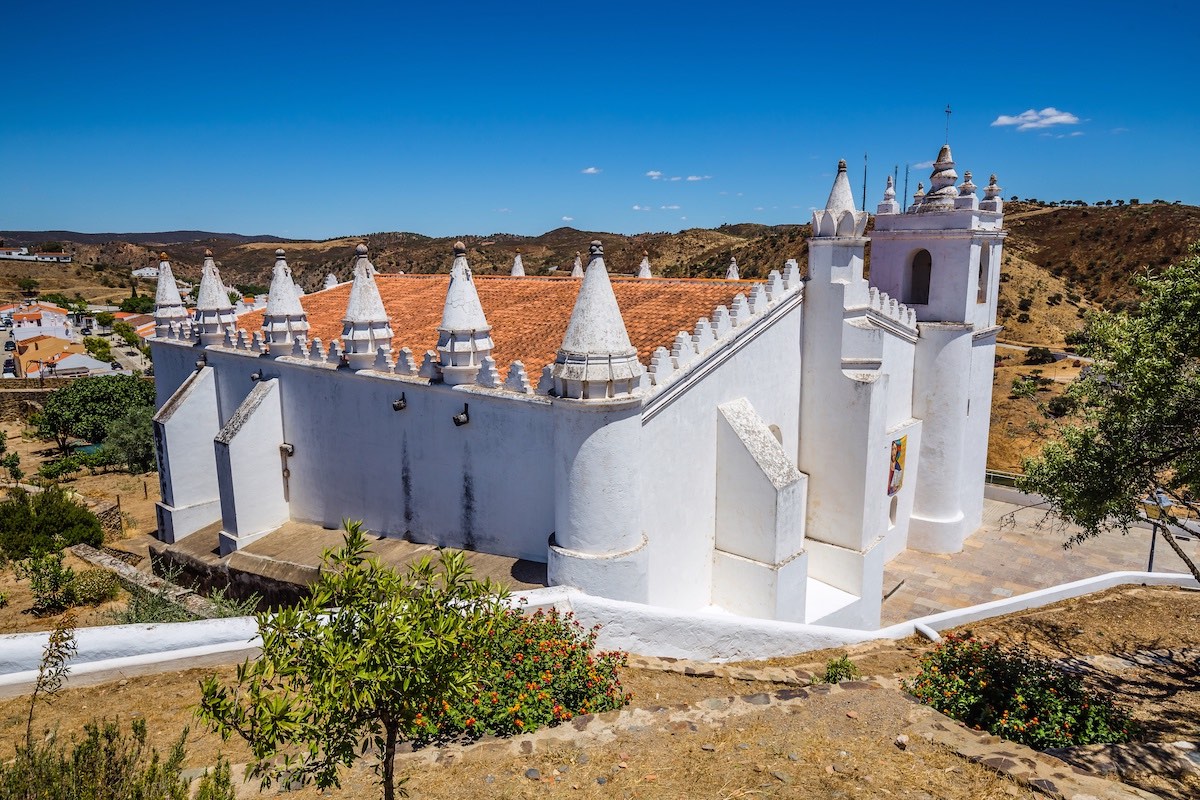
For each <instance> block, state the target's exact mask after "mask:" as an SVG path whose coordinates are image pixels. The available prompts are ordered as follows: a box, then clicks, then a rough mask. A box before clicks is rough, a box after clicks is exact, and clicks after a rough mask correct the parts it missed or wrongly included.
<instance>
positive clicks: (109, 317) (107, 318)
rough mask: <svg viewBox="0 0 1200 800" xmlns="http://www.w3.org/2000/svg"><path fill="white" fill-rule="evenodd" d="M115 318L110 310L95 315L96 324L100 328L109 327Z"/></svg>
mask: <svg viewBox="0 0 1200 800" xmlns="http://www.w3.org/2000/svg"><path fill="white" fill-rule="evenodd" d="M116 320H117V318H116V317H115V316H113V314H112V312H110V311H101V312H100V313H99V314H97V315H96V324H97V325H99V326H100V327H101V328H111V327H112V325H113V323H114V322H116Z"/></svg>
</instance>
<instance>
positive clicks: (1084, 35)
mask: <svg viewBox="0 0 1200 800" xmlns="http://www.w3.org/2000/svg"><path fill="white" fill-rule="evenodd" d="M188 5H189V4H175V3H163V2H155V3H151V4H144V5H143V4H136V3H113V4H97V3H87V4H75V3H71V2H65V3H56V4H53V5H49V6H48V5H46V4H43V3H16V4H13V6H12V7H10V8H9V9H8V11H7V12H6V19H5V30H6V36H5V40H6V43H5V45H4V47H3V48H2V49H0V67H2V68H3V74H4V75H5V76H6V78H7V80H6V81H5V82H4V84H5V91H4V94H5V98H4V99H5V106H6V109H7V113H6V114H5V115H4V119H3V121H2V122H0V157H2V158H3V161H4V164H5V167H4V175H5V178H4V183H5V186H4V189H3V192H2V193H0V229H9V230H12V229H48V228H64V229H72V230H81V231H146V230H166V229H178V228H188V229H193V228H194V229H205V230H218V231H236V232H240V233H249V234H256V233H273V234H278V235H282V236H290V237H318V238H322V237H330V236H336V235H342V234H356V233H367V232H373V231H386V230H408V231H417V232H421V233H427V234H431V235H454V234H459V233H463V234H466V233H477V234H487V233H492V232H513V233H523V234H536V233H541V232H543V231H546V230H549V229H552V228H555V227H558V226H560V225H571V226H574V227H578V228H583V229H590V230H609V231H619V232H626V233H628V232H637V231H658V230H679V229H681V228H687V227H708V226H714V225H719V224H721V223H723V222H745V221H750V222H762V223H767V224H776V223H786V222H805V221H807V220H808V218H809V216H810V214H809V209H810V208H811V207H813V206H814V205H818V204H823V203H824V200H825V196H826V194H827V193H828V191H829V185H830V181H831V179H832V175H833V172H834V170H835V169H836V164H837V160H838V159H839V158H845V159H847V161H848V162H849V164H850V170H851V175H852V183H853V184H854V185H855V187H856V190H855V194H856V197H857V196H858V194H859V192H860V191H861V187H860V184H861V180H862V173H861V170H862V162H863V154H864V152H866V153H869V156H870V178H869V184H868V191H867V200H868V208H869V209H871V210H873V209H874V204H875V203H876V202H878V200H879V197H880V195H881V194H882V189H883V182H884V179H885V175H886V174H887V173H890V172H891V171H892V168H893V167H894V166H896V165H899V170H900V181H901V184H903V180H904V165H905V163H910V164H913V165H917V164H920V163H922V162H925V163H927V162H929V161H930V160H931V159H932V158H933V157H934V156H935V155H936V153H937V150H938V147H939V146H940V145H941V143H942V140H943V136H944V123H945V115H944V114H943V113H942V109H943V108H944V107H945V106H946V104H947V103H949V104H950V105H951V107H952V108H953V111H954V113H953V115H952V118H951V122H950V142H951V145H952V146H953V148H954V155H955V158H956V160H957V161H958V164H959V172H960V174H961V172H962V171H963V170H965V169H970V170H972V171H973V172H974V175H975V181H976V183H978V184H981V185H982V184H983V183H985V182H986V180H987V175H988V174H989V173H990V172H996V173H997V174H998V175H999V178H1000V183H1001V185H1002V186H1004V188H1005V192H1004V195H1005V197H1008V196H1010V195H1013V194H1016V195H1019V196H1021V197H1039V198H1051V199H1063V198H1070V199H1084V200H1089V201H1094V200H1098V199H1103V198H1113V199H1116V198H1126V199H1128V198H1131V197H1138V198H1140V199H1141V200H1143V201H1148V200H1151V199H1153V198H1156V197H1161V198H1163V199H1167V200H1177V199H1178V200H1182V201H1183V202H1185V203H1192V204H1197V203H1200V158H1198V157H1197V146H1198V145H1200V110H1198V109H1200V103H1197V100H1198V99H1200V92H1198V91H1197V90H1196V84H1195V82H1194V71H1195V65H1194V63H1193V60H1194V58H1195V53H1196V52H1197V50H1198V48H1200V24H1198V23H1200V11H1197V10H1195V8H1194V6H1192V5H1191V4H1188V3H1183V2H1175V3H1166V2H1140V3H1110V2H1091V3H1076V2H1062V3H1058V2H1056V3H1048V2H1041V3H1037V4H1022V3H947V4H938V5H933V4H920V5H916V6H912V7H905V6H902V5H899V4H887V5H876V4H872V3H861V4H860V5H858V6H857V7H856V10H855V12H854V13H853V14H850V13H840V11H839V10H840V9H842V8H848V6H837V5H836V4H832V3H822V4H811V5H810V4H805V3H788V4H771V3H755V2H743V3H736V4H733V3H722V4H704V3H648V2H640V3H639V2H632V3H630V2H620V1H617V2H606V3H602V4H601V3H587V4H578V3H538V2H530V3H491V4H477V3H472V2H462V3H456V4H448V3H422V4H408V3H386V4H384V3H379V4H369V3H368V4H362V3H353V2H343V3H340V4H315V3H306V2H292V3H286V4H285V3H279V4H272V5H268V4H259V3H254V2H242V3H238V4H225V3H221V2H212V3H206V4H202V5H200V4H197V5H195V6H191V7H188ZM1047 109H1049V110H1050V111H1048V112H1047V111H1046V110H1047ZM1027 111H1033V112H1035V115H1034V116H1033V117H1029V116H1028V115H1027V116H1026V117H1025V118H1024V120H1021V119H1016V120H1012V121H1011V122H1013V123H1014V124H996V123H997V121H999V122H1001V123H1003V122H1005V121H1006V120H1004V119H1003V118H1005V117H1011V118H1019V117H1020V115H1022V114H1023V113H1025V112H1027ZM1043 112H1046V113H1043ZM1023 122H1024V123H1032V124H1022V123H1023ZM654 173H659V175H658V177H657V179H656V178H655V175H654ZM927 175H928V168H927V167H917V166H914V168H913V175H912V178H911V179H910V186H909V191H910V193H911V191H913V190H914V189H915V188H916V182H917V180H921V179H925V180H926V181H927ZM676 178H677V179H678V180H673V179H676ZM901 188H902V187H901Z"/></svg>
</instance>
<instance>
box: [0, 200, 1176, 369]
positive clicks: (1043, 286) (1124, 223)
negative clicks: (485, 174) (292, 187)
mask: <svg viewBox="0 0 1200 800" xmlns="http://www.w3.org/2000/svg"><path fill="white" fill-rule="evenodd" d="M1006 210H1007V212H1008V213H1007V214H1006V227H1007V228H1008V230H1009V236H1008V239H1007V241H1006V243H1005V256H1004V265H1003V273H1002V280H1003V283H1002V284H1001V289H1000V307H999V315H1000V322H1001V323H1002V324H1003V325H1004V326H1005V332H1004V334H1003V336H1002V338H1003V339H1007V340H1009V341H1014V342H1022V343H1029V344H1045V345H1059V346H1061V345H1062V344H1063V340H1064V337H1065V336H1066V335H1067V334H1068V333H1069V332H1070V331H1072V330H1075V329H1077V328H1078V327H1080V326H1081V325H1082V317H1083V315H1084V314H1085V313H1086V311H1087V309H1089V308H1092V307H1095V306H1105V307H1110V308H1111V307H1123V306H1125V305H1127V304H1128V303H1130V302H1132V301H1133V299H1134V298H1135V292H1134V289H1133V287H1132V286H1131V284H1130V282H1129V278H1130V277H1131V276H1132V275H1134V274H1136V273H1137V272H1139V271H1144V270H1145V269H1147V268H1154V267H1158V266H1162V265H1165V264H1168V263H1171V262H1172V261H1175V260H1178V259H1179V258H1180V257H1182V256H1183V255H1184V254H1185V253H1186V251H1187V247H1188V245H1189V244H1190V243H1191V242H1193V241H1196V240H1200V208H1197V207H1195V206H1175V205H1163V204H1153V205H1141V206H1125V207H1109V208H1097V207H1089V208H1040V207H1037V206H1032V205H1029V204H1023V203H1011V204H1009V206H1008V208H1007V209H1006ZM808 234H809V226H808V225H777V226H765V225H755V224H751V223H743V224H738V225H723V226H721V227H719V228H714V229H701V228H693V229H689V230H685V231H680V232H679V233H643V234H636V235H632V236H626V235H621V234H613V233H604V232H597V231H580V230H576V229H574V228H565V227H564V228H557V229H555V230H552V231H549V232H547V233H544V234H542V235H540V236H517V235H514V234H506V233H495V234H492V235H490V236H462V237H461V238H462V239H463V240H464V241H465V242H466V243H467V246H468V248H469V257H470V259H471V266H472V268H473V269H474V270H475V271H476V272H477V273H479V274H489V273H506V272H507V271H508V270H509V268H510V266H511V265H512V260H513V257H514V256H515V255H516V253H517V252H518V250H519V251H520V252H521V254H522V259H523V261H524V264H525V269H526V272H527V273H529V274H547V273H549V272H550V271H552V270H554V269H563V268H566V269H569V268H570V266H571V262H572V260H573V258H574V256H575V253H576V252H577V251H585V252H586V250H587V245H588V242H590V241H591V240H592V239H596V238H598V239H600V240H602V241H603V242H604V246H605V257H606V260H607V262H608V265H609V269H610V270H611V271H613V272H615V273H635V272H636V271H637V265H638V262H639V261H640V260H641V257H642V253H643V251H645V252H648V253H649V254H650V260H651V262H652V264H653V265H654V270H655V273H656V274H658V275H665V276H668V277H719V276H723V275H724V274H725V268H726V266H727V264H728V263H729V258H730V256H731V255H732V256H734V257H736V258H737V260H738V265H739V267H740V269H741V273H742V275H743V276H744V277H765V275H766V274H767V273H768V272H769V271H770V270H772V269H777V268H779V267H780V266H781V265H782V263H783V261H784V259H786V258H797V259H799V261H800V263H801V265H802V266H803V265H804V264H805V263H806V261H807V251H808V245H807V236H808ZM105 236H108V234H74V233H71V232H68V231H21V232H0V237H3V238H4V239H5V240H6V241H7V242H8V243H10V244H28V245H36V244H39V243H41V242H44V241H58V242H62V243H64V244H65V245H66V246H67V249H68V250H69V251H70V252H71V253H72V255H73V256H74V257H75V263H73V264H70V265H59V264H53V265H49V264H28V263H22V262H12V261H0V297H13V296H15V295H16V294H17V290H16V281H17V280H18V279H20V278H23V277H33V278H36V279H37V280H38V281H39V283H40V287H39V288H40V289H41V290H42V291H62V292H64V293H67V294H74V293H79V294H82V295H83V296H84V297H86V298H87V299H89V300H102V299H114V298H116V299H119V298H121V297H124V296H127V295H128V293H129V291H130V289H129V284H130V280H131V278H130V275H129V272H130V271H131V270H132V269H135V268H137V267H141V266H147V265H150V264H153V263H155V261H156V259H157V253H158V251H159V250H162V249H166V250H167V251H168V253H169V255H170V257H171V261H172V264H173V265H174V267H175V271H176V274H177V275H179V276H181V277H182V278H184V279H186V280H189V281H195V280H196V279H197V278H198V277H199V273H200V264H201V262H202V259H203V255H204V250H205V249H206V248H207V249H211V250H212V251H213V253H214V255H215V256H216V258H217V262H218V264H219V266H220V267H221V274H222V277H223V278H224V279H225V281H226V282H227V283H230V284H232V285H253V284H257V285H266V284H268V283H269V282H270V271H271V265H272V264H273V263H274V257H273V253H274V251H275V249H276V248H277V247H280V246H282V247H284V248H285V249H286V251H287V256H288V262H289V263H290V264H291V266H292V270H293V272H294V274H295V275H296V278H297V280H298V282H299V283H300V284H301V285H302V286H304V287H305V288H306V289H307V290H310V291H311V290H315V289H317V288H319V286H320V285H321V283H322V282H323V280H324V278H325V275H326V273H329V272H333V273H334V274H335V275H337V276H338V277H339V278H340V279H342V280H345V279H347V278H348V277H349V271H350V264H351V262H352V257H353V253H354V247H355V246H356V245H357V244H358V243H359V242H360V241H366V242H367V243H368V245H369V246H370V247H371V257H372V260H373V261H374V263H375V265H376V267H377V268H378V269H379V270H381V271H383V272H396V271H401V270H402V271H404V272H409V273H414V272H415V273H429V272H439V271H446V270H448V269H449V267H450V262H451V255H450V251H451V244H452V242H453V240H454V238H458V237H442V238H432V237H428V236H423V235H421V234H417V233H375V234H369V235H366V236H363V237H348V238H344V239H332V240H328V241H321V242H314V241H285V240H283V239H280V238H278V237H273V236H261V237H254V236H243V235H238V234H212V233H206V232H204V231H170V232H161V233H141V234H122V235H114V237H115V238H113V239H110V240H106V241H97V239H100V238H103V237H105ZM164 242H173V243H171V244H164ZM868 258H869V256H868ZM868 265H869V262H868ZM138 288H139V291H141V292H148V291H152V290H153V286H152V285H151V284H150V283H149V282H145V281H143V282H141V283H140V284H139V287H138Z"/></svg>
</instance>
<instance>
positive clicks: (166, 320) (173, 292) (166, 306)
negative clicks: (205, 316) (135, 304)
mask: <svg viewBox="0 0 1200 800" xmlns="http://www.w3.org/2000/svg"><path fill="white" fill-rule="evenodd" d="M159 258H160V260H159V262H158V285H157V286H156V287H155V289H154V335H155V336H162V337H166V336H168V335H169V334H170V330H171V326H172V325H175V326H176V327H178V325H179V323H180V322H182V321H183V320H185V319H187V316H188V313H187V309H186V308H185V307H184V305H183V298H182V297H181V296H180V294H179V284H177V283H175V275H174V274H173V273H172V272H171V262H170V261H168V260H167V254H166V253H162V254H161V255H160V257H159Z"/></svg>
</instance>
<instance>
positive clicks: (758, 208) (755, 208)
mask: <svg viewBox="0 0 1200 800" xmlns="http://www.w3.org/2000/svg"><path fill="white" fill-rule="evenodd" d="M754 210H755V211H766V209H765V208H763V207H762V206H755V207H754Z"/></svg>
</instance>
